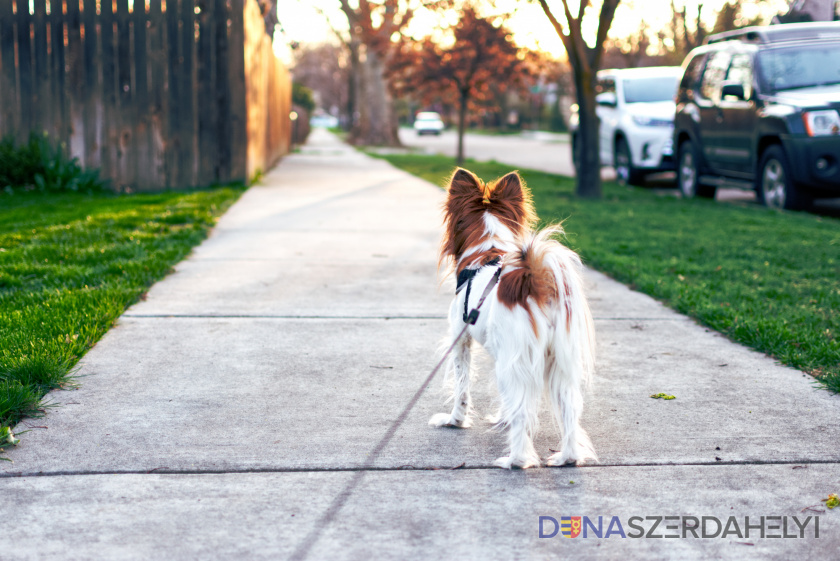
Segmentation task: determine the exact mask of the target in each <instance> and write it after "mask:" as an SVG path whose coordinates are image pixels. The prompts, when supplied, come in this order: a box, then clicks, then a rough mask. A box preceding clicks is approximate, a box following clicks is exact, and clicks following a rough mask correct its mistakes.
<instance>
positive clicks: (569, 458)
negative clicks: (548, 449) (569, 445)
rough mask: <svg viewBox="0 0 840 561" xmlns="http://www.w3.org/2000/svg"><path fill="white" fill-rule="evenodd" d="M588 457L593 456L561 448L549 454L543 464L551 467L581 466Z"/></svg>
mask: <svg viewBox="0 0 840 561" xmlns="http://www.w3.org/2000/svg"><path fill="white" fill-rule="evenodd" d="M578 456H580V457H578ZM590 459H594V458H591V457H589V456H588V455H586V454H575V453H574V452H572V451H568V450H563V451H560V452H557V453H556V454H552V455H551V456H549V457H548V459H547V460H546V461H545V465H547V466H551V467H563V466H582V465H583V464H585V463H586V461H587V460H590Z"/></svg>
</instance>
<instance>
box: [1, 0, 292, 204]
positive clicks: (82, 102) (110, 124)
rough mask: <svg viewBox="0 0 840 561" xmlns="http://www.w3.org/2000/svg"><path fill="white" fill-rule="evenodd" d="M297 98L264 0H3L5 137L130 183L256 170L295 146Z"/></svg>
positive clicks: (177, 183)
mask: <svg viewBox="0 0 840 561" xmlns="http://www.w3.org/2000/svg"><path fill="white" fill-rule="evenodd" d="M30 4H31V9H30ZM290 107H291V82H290V78H289V76H288V73H287V72H286V70H285V68H284V67H283V65H282V63H281V62H280V61H279V60H278V59H277V58H276V57H275V56H274V53H273V50H272V48H271V38H270V37H269V36H268V35H267V34H266V29H265V25H264V21H263V18H262V15H261V13H260V10H259V8H258V6H257V2H256V0H0V135H5V134H13V135H15V136H16V137H17V138H18V139H19V140H25V139H26V138H28V136H29V134H30V132H36V133H38V134H42V133H43V134H47V135H49V136H50V137H51V138H54V139H57V140H58V141H60V142H62V143H64V144H65V145H66V146H67V149H68V150H69V152H70V154H71V155H72V156H74V157H77V158H79V161H80V162H82V163H83V164H84V166H85V167H91V168H99V169H100V170H101V172H102V176H103V177H106V178H108V179H110V180H111V181H112V182H113V184H114V185H115V186H116V187H118V188H121V189H132V190H157V189H166V188H187V187H192V186H205V185H210V184H213V183H222V182H227V181H242V180H246V179H247V178H248V177H251V176H253V174H254V173H255V172H256V171H257V170H265V169H268V168H269V167H270V166H271V165H273V164H274V163H275V162H276V161H277V159H278V158H279V157H280V156H282V155H283V154H284V153H285V152H287V151H288V149H289V145H290V137H291V124H290V122H289V108H290Z"/></svg>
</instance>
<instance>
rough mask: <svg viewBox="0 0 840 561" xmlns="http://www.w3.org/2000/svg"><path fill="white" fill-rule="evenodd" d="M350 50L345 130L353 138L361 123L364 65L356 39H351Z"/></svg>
mask: <svg viewBox="0 0 840 561" xmlns="http://www.w3.org/2000/svg"><path fill="white" fill-rule="evenodd" d="M348 48H349V50H350V73H349V76H348V79H349V84H348V89H347V122H346V123H345V124H344V130H346V131H349V132H350V133H351V136H352V134H353V132H354V131H355V130H356V127H357V126H358V122H359V113H358V109H357V107H358V102H357V100H358V99H359V93H360V92H361V87H362V86H361V83H360V82H361V73H362V64H361V62H359V43H358V41H356V40H355V39H351V40H350V43H348Z"/></svg>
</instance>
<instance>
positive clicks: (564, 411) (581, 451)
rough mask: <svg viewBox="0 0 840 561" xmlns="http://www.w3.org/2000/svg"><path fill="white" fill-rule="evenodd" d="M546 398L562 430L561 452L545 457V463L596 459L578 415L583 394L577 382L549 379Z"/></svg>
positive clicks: (575, 462)
mask: <svg viewBox="0 0 840 561" xmlns="http://www.w3.org/2000/svg"><path fill="white" fill-rule="evenodd" d="M549 399H551V400H552V403H551V407H552V410H553V412H554V415H555V419H556V420H557V424H558V425H560V427H561V430H562V432H563V436H562V438H561V440H560V451H559V452H557V453H556V454H553V455H552V456H550V457H549V458H548V460H546V465H548V466H564V465H567V464H578V465H580V464H582V463H583V462H584V461H586V460H587V459H594V460H597V457H596V456H595V451H594V450H593V448H592V442H591V441H590V440H589V436H588V435H587V434H586V431H585V430H583V427H581V426H580V415H581V413H582V411H583V395H582V393H581V390H580V385H579V384H578V383H576V382H575V381H570V380H557V379H556V378H555V379H554V380H551V392H550V397H549Z"/></svg>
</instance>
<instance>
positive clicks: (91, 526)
mask: <svg viewBox="0 0 840 561" xmlns="http://www.w3.org/2000/svg"><path fill="white" fill-rule="evenodd" d="M442 197H443V192H442V191H441V190H440V189H438V188H437V187H435V186H432V185H429V184H428V183H426V182H424V181H421V180H419V179H416V178H414V177H412V176H409V175H407V174H406V173H404V172H402V171H399V170H396V169H394V168H392V167H391V166H390V165H388V164H387V163H385V162H383V161H380V160H374V159H371V158H368V157H366V156H364V155H362V154H359V153H357V152H355V151H354V150H353V149H351V148H349V147H347V146H344V145H342V144H340V143H339V142H338V141H337V140H336V139H335V137H333V136H331V135H329V134H328V133H326V132H324V131H322V130H319V129H316V130H315V131H313V133H312V137H311V140H310V143H309V144H308V145H307V146H306V147H304V148H303V150H302V151H301V153H299V154H295V155H291V156H289V157H287V158H286V159H285V160H284V161H283V162H282V163H281V165H280V166H279V167H278V168H277V169H275V170H274V171H272V172H271V173H269V174H268V175H267V176H266V177H265V179H264V182H263V185H261V186H256V187H253V188H252V189H250V190H249V191H248V192H247V193H246V194H245V195H244V196H243V197H242V199H241V200H240V201H239V202H238V203H237V204H236V205H234V207H233V208H231V210H230V211H229V212H228V213H227V214H226V215H225V216H224V217H223V218H222V219H221V221H220V222H219V224H218V226H217V228H216V229H215V230H214V232H213V234H212V235H211V236H210V238H209V239H208V240H207V241H206V242H205V243H203V244H202V245H201V246H200V247H198V248H197V249H196V250H195V251H194V252H193V254H192V255H191V257H190V258H189V259H187V260H186V261H184V262H182V263H180V264H179V265H178V266H177V267H176V271H175V273H174V274H172V275H171V276H169V277H168V278H166V279H165V280H163V281H162V282H160V283H158V284H157V285H155V286H154V287H153V288H152V289H151V290H150V291H149V294H148V298H147V299H146V300H145V301H143V302H140V303H138V304H137V305H135V306H133V307H132V308H131V309H129V310H128V311H127V312H126V313H125V314H124V315H123V317H122V318H121V319H120V321H119V323H118V325H117V326H116V327H115V328H114V329H112V330H111V331H110V332H109V333H108V334H107V335H106V336H105V337H104V338H103V339H102V340H101V341H100V342H99V343H98V344H97V345H96V347H95V348H94V349H92V350H91V351H90V352H89V353H88V354H87V356H85V358H84V360H83V361H82V363H81V370H80V375H81V376H82V378H81V379H80V382H81V387H80V389H78V390H75V391H60V392H54V393H53V394H51V396H50V397H51V399H52V400H53V402H54V403H56V404H59V405H61V406H60V407H56V408H54V409H51V410H50V411H49V414H48V415H47V416H46V417H45V418H44V419H39V420H37V421H27V422H24V423H22V424H21V426H19V427H18V429H17V431H21V430H24V429H25V428H26V427H27V426H33V427H34V426H38V427H42V426H47V427H49V428H32V429H31V431H30V432H28V433H26V434H25V435H24V437H25V438H24V440H23V442H22V444H21V445H20V446H19V447H18V448H16V449H12V450H11V451H10V453H9V457H10V458H11V459H12V460H14V462H13V463H9V462H0V497H2V500H0V519H2V520H4V521H6V538H5V540H4V541H5V544H4V545H3V546H2V549H0V558H2V559H3V560H7V559H16V560H17V559H33V560H34V559H37V560H41V559H311V560H315V559H352V560H355V559H363V560H367V559H434V560H440V559H455V558H463V559H481V560H485V559H499V560H507V559H530V558H533V559H555V558H562V557H565V556H567V555H575V554H576V555H578V556H579V557H580V558H584V559H590V558H591V559H618V558H622V559H625V558H626V559H707V558H723V559H745V558H748V559H785V560H787V559H793V558H799V559H809V558H815V559H816V558H820V559H831V558H836V557H837V556H838V555H840V509H835V510H834V511H827V510H825V509H824V508H823V507H822V505H821V503H820V499H821V498H825V497H826V496H827V495H828V494H829V493H836V492H838V491H840V448H838V445H837V443H838V441H840V439H839V438H838V437H840V434H838V423H837V419H838V414H840V396H835V395H830V394H828V393H827V392H825V391H822V390H817V389H815V388H814V387H813V385H812V383H811V379H810V378H809V377H807V376H805V375H803V374H802V373H800V372H797V371H795V370H792V369H789V368H785V367H782V366H779V365H777V364H775V363H774V361H773V360H771V359H769V358H767V357H765V356H763V355H761V354H758V353H755V352H752V351H750V350H747V349H744V348H743V347H740V346H738V345H735V344H733V343H731V342H730V341H728V340H726V339H724V338H723V337H721V336H719V335H717V334H716V333H713V332H710V331H708V330H706V329H704V328H703V327H700V326H698V325H697V324H695V323H694V322H693V321H691V320H689V319H687V318H685V317H683V316H680V315H678V314H676V313H674V312H673V311H671V310H669V309H667V308H665V307H663V306H662V305H660V304H659V303H657V302H655V301H653V300H651V299H650V298H648V297H646V296H643V295H640V294H638V293H635V292H632V291H630V290H629V289H627V288H626V287H624V286H623V285H620V284H618V283H616V282H614V281H612V280H610V279H608V278H607V277H605V276H603V275H601V274H598V273H595V272H590V273H589V274H588V276H587V283H588V285H589V296H590V302H591V305H592V308H593V314H594V316H595V318H596V329H597V334H598V359H599V366H598V369H597V373H596V379H595V381H594V383H593V385H592V388H591V391H590V392H589V393H588V395H587V401H586V408H585V413H584V418H583V426H584V427H585V428H586V429H587V430H588V431H589V433H590V435H591V437H592V440H593V442H594V444H595V447H596V450H597V451H598V453H599V455H600V459H601V463H600V464H597V465H593V466H585V467H580V468H574V467H572V468H561V469H556V468H554V469H549V468H542V469H534V470H528V471H525V472H523V471H513V472H508V471H503V470H499V469H494V468H492V467H491V465H492V461H493V460H494V459H495V458H497V457H498V456H500V455H502V453H503V449H504V437H503V435H499V434H496V433H492V432H489V431H488V430H487V429H488V428H489V423H487V422H485V421H479V422H477V423H476V426H475V427H474V428H472V429H469V430H446V429H443V430H442V429H432V428H430V427H428V426H427V424H426V423H427V421H428V419H429V417H430V416H431V415H432V414H433V413H437V412H441V411H444V410H446V407H445V406H444V403H443V402H444V399H445V394H444V393H443V392H442V390H441V387H440V386H441V384H440V379H439V378H438V379H436V380H434V381H433V382H432V384H431V386H430V387H429V388H428V389H425V390H424V381H425V379H426V377H427V376H428V373H429V372H430V370H431V369H432V367H433V366H434V364H435V362H436V356H435V350H436V349H437V345H438V342H439V341H440V339H441V338H442V336H443V335H444V334H445V332H446V320H445V314H446V311H447V309H448V305H449V300H450V298H451V293H452V283H451V281H448V282H446V283H444V285H443V286H439V283H438V281H437V278H436V248H437V241H438V238H439V236H440V216H439V206H440V203H441V201H442ZM479 360H480V362H481V363H482V364H483V368H482V373H481V378H480V380H479V382H478V384H477V389H476V391H475V395H474V397H475V401H476V406H477V409H478V410H479V411H480V412H481V413H489V412H491V411H492V403H493V399H494V390H493V388H492V384H491V382H490V380H491V371H490V365H489V364H488V362H489V361H488V359H487V358H486V357H479ZM658 392H666V393H670V394H673V395H675V396H677V399H675V400H672V401H662V400H654V399H650V398H649V397H648V396H649V395H650V394H653V393H658ZM543 427H544V428H543V430H542V432H541V433H540V436H539V438H538V439H537V441H536V445H537V450H538V452H540V454H541V455H542V456H543V457H545V456H547V455H549V448H552V447H554V445H555V444H556V436H555V435H554V434H553V432H552V430H551V429H550V422H549V421H548V418H547V417H546V418H545V423H544V424H543ZM17 431H16V432H17ZM459 466H462V467H461V468H460V469H457V470H450V469H448V468H455V467H459ZM814 505H817V506H814ZM808 507H813V509H815V510H808ZM803 509H805V510H803ZM817 511H822V512H817ZM809 515H810V516H816V515H819V517H820V521H819V538H815V537H814V525H815V520H814V519H811V521H810V522H809V526H808V527H807V528H806V530H805V537H804V538H797V539H793V538H791V539H771V538H770V537H763V538H762V537H760V536H757V535H756V533H757V530H753V531H752V533H751V535H750V537H749V538H747V537H738V535H737V534H735V533H732V534H730V535H728V536H727V537H725V538H721V537H717V538H708V539H700V538H692V537H691V534H690V533H688V534H687V535H688V537H687V538H685V539H656V538H655V537H650V538H641V539H632V538H629V537H628V538H625V539H622V538H621V537H620V536H619V535H618V534H613V535H611V536H610V537H609V538H607V537H603V538H597V537H593V536H592V535H591V534H590V535H589V537H588V538H583V536H580V537H578V538H576V539H565V538H562V537H560V534H559V533H558V534H557V537H554V538H550V539H541V538H539V537H538V535H539V517H540V516H551V517H553V518H555V519H557V520H558V521H559V520H560V518H561V517H562V516H588V517H589V518H590V519H593V520H597V517H598V516H602V517H603V521H604V526H603V529H604V531H605V532H606V530H607V527H608V526H609V524H610V521H611V519H612V517H618V519H619V520H620V522H621V524H622V525H623V530H624V532H625V533H633V532H634V530H633V528H632V527H630V526H628V521H629V519H630V518H631V517H633V516H638V517H642V519H643V520H644V518H645V517H657V516H660V517H664V516H677V517H680V516H694V517H697V518H700V517H703V516H706V517H716V518H718V519H720V520H721V521H722V522H723V523H724V524H726V522H727V519H728V518H729V517H730V516H734V517H736V519H737V521H738V523H739V524H740V525H741V526H743V523H744V517H745V516H749V517H750V521H751V523H752V524H757V520H758V519H759V517H761V516H764V517H773V516H779V517H785V516H787V517H792V516H797V517H799V518H798V519H799V520H800V521H802V520H804V519H805V517H807V516H809ZM652 524H653V520H652V519H651V520H647V521H644V522H642V523H641V525H642V526H643V527H644V529H645V530H646V531H647V530H650V529H651V526H652ZM675 524H676V527H675V528H674V527H673V526H674V525H675ZM776 524H779V525H780V524H781V522H780V521H778V520H776V519H773V518H769V519H767V520H766V523H765V528H766V531H767V534H768V535H772V536H775V535H777V534H778V535H781V534H782V530H781V529H779V530H776V529H773V527H774V525H776ZM787 524H788V529H787V533H788V535H791V534H796V535H798V532H797V531H796V530H795V525H794V523H793V521H792V519H789V521H788V522H787ZM666 525H669V526H672V527H671V528H667V529H666ZM545 528H546V529H547V530H548V531H551V530H552V529H553V527H552V526H551V525H550V524H549V525H547V526H546V527H545ZM709 529H710V530H712V531H714V529H715V527H714V525H712V526H710V527H709ZM741 530H742V532H743V528H741ZM681 532H682V530H681V525H680V521H677V522H674V521H668V520H666V521H663V522H662V523H661V524H660V525H659V527H658V528H657V529H656V530H654V531H653V533H652V534H653V535H654V536H663V535H674V534H677V535H679V534H680V533H681Z"/></svg>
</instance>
